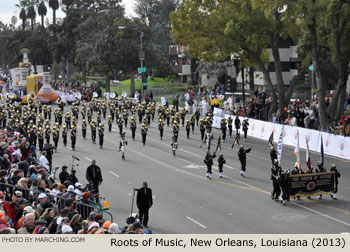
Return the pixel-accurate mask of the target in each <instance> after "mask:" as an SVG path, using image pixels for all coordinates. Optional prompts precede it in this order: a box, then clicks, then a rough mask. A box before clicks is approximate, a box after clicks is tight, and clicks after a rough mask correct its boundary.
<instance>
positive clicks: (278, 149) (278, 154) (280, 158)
mask: <svg viewBox="0 0 350 252" xmlns="http://www.w3.org/2000/svg"><path fill="white" fill-rule="evenodd" d="M283 132H284V125H283V127H282V130H281V135H280V138H279V140H278V145H277V159H278V165H279V166H281V160H282V149H283Z"/></svg>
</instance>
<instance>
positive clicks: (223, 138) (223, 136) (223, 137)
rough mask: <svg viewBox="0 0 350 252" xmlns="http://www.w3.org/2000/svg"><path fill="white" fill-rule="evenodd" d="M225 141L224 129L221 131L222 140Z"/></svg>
mask: <svg viewBox="0 0 350 252" xmlns="http://www.w3.org/2000/svg"><path fill="white" fill-rule="evenodd" d="M225 139H226V129H222V140H224V141H225Z"/></svg>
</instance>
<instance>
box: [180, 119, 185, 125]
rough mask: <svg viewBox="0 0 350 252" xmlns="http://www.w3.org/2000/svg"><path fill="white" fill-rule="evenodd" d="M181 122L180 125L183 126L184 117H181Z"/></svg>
mask: <svg viewBox="0 0 350 252" xmlns="http://www.w3.org/2000/svg"><path fill="white" fill-rule="evenodd" d="M181 124H182V127H183V126H185V117H181Z"/></svg>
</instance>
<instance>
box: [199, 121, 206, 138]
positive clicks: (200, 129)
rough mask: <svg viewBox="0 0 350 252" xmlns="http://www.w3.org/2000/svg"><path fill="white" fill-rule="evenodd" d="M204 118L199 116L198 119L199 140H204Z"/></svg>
mask: <svg viewBox="0 0 350 252" xmlns="http://www.w3.org/2000/svg"><path fill="white" fill-rule="evenodd" d="M205 124H206V122H205V120H204V118H201V119H200V120H199V131H200V132H201V141H202V142H203V141H204V135H205Z"/></svg>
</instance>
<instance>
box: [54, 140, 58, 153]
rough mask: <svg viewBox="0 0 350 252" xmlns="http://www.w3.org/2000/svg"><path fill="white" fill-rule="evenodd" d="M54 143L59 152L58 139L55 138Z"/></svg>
mask: <svg viewBox="0 0 350 252" xmlns="http://www.w3.org/2000/svg"><path fill="white" fill-rule="evenodd" d="M53 142H54V143H55V150H57V146H58V138H56V137H55V138H54V139H53Z"/></svg>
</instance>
